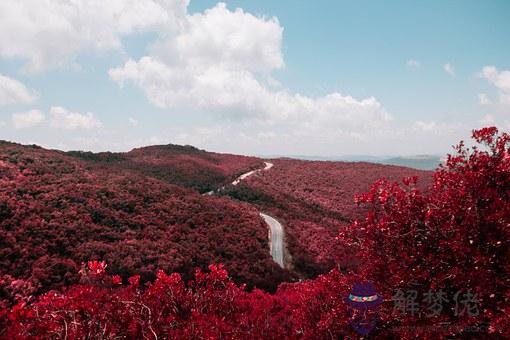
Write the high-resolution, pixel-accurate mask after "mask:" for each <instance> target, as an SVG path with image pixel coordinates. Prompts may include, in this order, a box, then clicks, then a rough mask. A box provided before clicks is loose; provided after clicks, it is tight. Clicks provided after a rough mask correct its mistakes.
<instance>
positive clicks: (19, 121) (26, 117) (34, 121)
mask: <svg viewBox="0 0 510 340" xmlns="http://www.w3.org/2000/svg"><path fill="white" fill-rule="evenodd" d="M45 119H46V116H45V115H44V113H42V112H41V111H39V110H31V111H28V112H20V113H14V114H13V115H12V119H11V120H12V125H13V126H14V128H16V129H27V128H31V127H34V126H38V125H40V124H41V123H42V122H44V120H45Z"/></svg>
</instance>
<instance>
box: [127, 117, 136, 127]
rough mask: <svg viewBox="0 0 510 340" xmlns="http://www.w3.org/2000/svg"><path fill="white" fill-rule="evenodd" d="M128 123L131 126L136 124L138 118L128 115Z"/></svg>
mask: <svg viewBox="0 0 510 340" xmlns="http://www.w3.org/2000/svg"><path fill="white" fill-rule="evenodd" d="M128 124H129V125H131V126H137V125H138V120H136V119H134V118H131V117H129V118H128Z"/></svg>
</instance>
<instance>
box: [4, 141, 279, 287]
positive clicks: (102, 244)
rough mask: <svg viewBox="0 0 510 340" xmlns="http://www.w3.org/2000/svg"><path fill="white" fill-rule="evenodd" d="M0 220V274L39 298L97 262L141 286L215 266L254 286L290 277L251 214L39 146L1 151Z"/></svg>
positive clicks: (6, 147)
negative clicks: (165, 275)
mask: <svg viewBox="0 0 510 340" xmlns="http://www.w3.org/2000/svg"><path fill="white" fill-rule="evenodd" d="M167 171H168V172H170V173H171V172H172V168H168V170H167ZM234 171H235V170H234ZM0 219H1V228H0V276H4V278H15V279H22V280H26V281H27V283H26V284H27V285H30V286H31V287H32V289H33V291H34V292H42V291H47V290H48V289H52V288H58V287H61V286H63V285H68V284H72V283H77V282H78V279H79V277H78V271H79V270H80V266H81V263H82V262H86V261H89V260H96V259H97V260H104V261H107V262H108V264H109V268H110V269H111V272H112V273H114V274H119V275H121V276H122V277H123V278H127V277H129V276H131V275H134V274H140V275H141V276H142V280H143V281H147V280H152V279H154V278H155V273H156V270H158V269H162V270H165V271H168V272H179V273H182V274H183V275H184V277H185V278H189V277H191V276H192V274H193V272H194V270H195V267H198V268H203V269H205V268H207V266H208V265H209V264H210V263H215V262H221V263H224V264H225V266H226V268H227V269H228V270H229V271H230V272H231V274H232V276H233V277H234V278H235V280H236V281H237V282H242V283H247V284H248V285H249V286H250V287H252V286H258V287H262V288H266V289H270V290H272V289H274V288H275V287H276V284H277V283H279V282H280V281H281V280H282V279H284V278H288V277H287V274H286V273H285V272H283V271H282V270H280V269H279V267H278V266H277V265H276V264H274V262H273V261H272V259H271V257H270V256H269V247H268V242H267V229H266V226H265V224H264V223H263V222H262V220H261V219H260V218H259V216H258V213H257V211H256V210H255V208H253V207H251V206H249V205H247V204H243V203H236V202H234V201H232V200H229V199H226V198H217V197H211V196H203V195H200V194H198V193H197V192H195V191H193V190H191V189H186V188H183V187H179V186H176V185H172V184H168V183H166V182H163V181H160V180H157V179H155V178H153V177H149V176H142V175H141V174H139V173H138V172H137V171H130V170H123V169H120V168H114V169H111V168H104V169H103V168H101V167H97V166H95V165H92V166H91V165H90V162H89V161H83V160H81V159H76V158H74V157H69V156H68V155H66V154H64V153H61V152H56V151H48V150H44V149H41V148H38V147H28V146H21V145H15V144H10V143H2V144H1V145H0Z"/></svg>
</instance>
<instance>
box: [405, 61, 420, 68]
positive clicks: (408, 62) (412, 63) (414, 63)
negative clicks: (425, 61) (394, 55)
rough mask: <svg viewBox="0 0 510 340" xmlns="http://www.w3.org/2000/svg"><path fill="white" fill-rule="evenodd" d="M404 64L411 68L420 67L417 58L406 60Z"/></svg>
mask: <svg viewBox="0 0 510 340" xmlns="http://www.w3.org/2000/svg"><path fill="white" fill-rule="evenodd" d="M406 65H407V66H408V67H412V68H419V67H421V63H420V62H419V61H418V60H412V59H411V60H408V61H407V62H406Z"/></svg>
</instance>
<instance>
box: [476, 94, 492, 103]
mask: <svg viewBox="0 0 510 340" xmlns="http://www.w3.org/2000/svg"><path fill="white" fill-rule="evenodd" d="M478 103H479V104H480V105H490V104H492V102H491V100H490V99H489V96H487V94H485V93H479V94H478Z"/></svg>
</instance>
